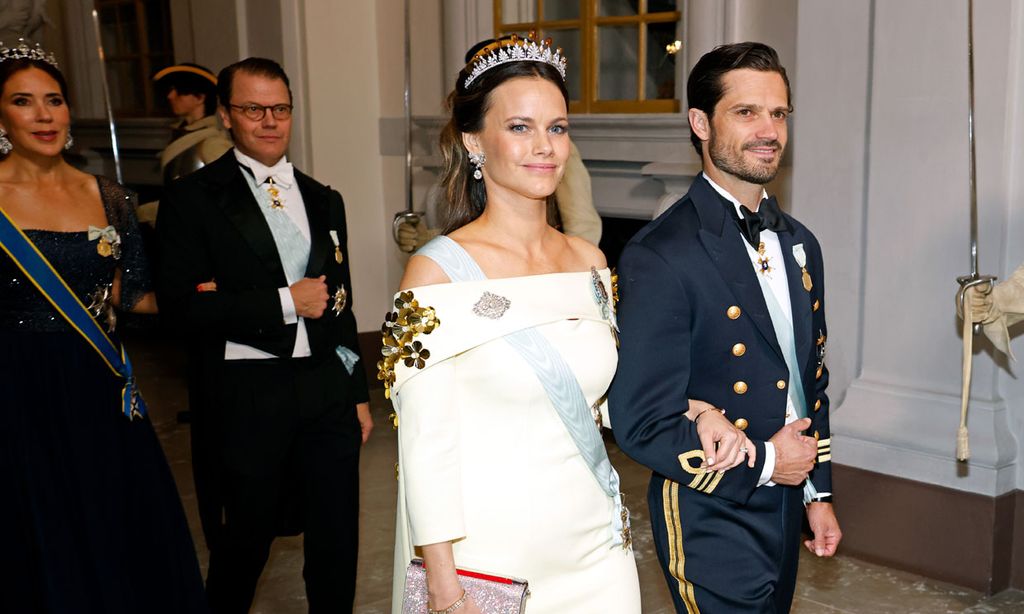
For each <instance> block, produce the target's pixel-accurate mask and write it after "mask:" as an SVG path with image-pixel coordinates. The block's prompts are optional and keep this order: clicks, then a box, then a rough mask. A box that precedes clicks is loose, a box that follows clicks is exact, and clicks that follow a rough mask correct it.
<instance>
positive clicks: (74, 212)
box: [0, 45, 206, 614]
mask: <svg viewBox="0 0 1024 614" xmlns="http://www.w3.org/2000/svg"><path fill="white" fill-rule="evenodd" d="M0 46H2V45H0ZM12 55H20V56H22V57H12ZM69 128H70V115H69V112H68V105H67V86H66V83H65V82H64V79H63V77H62V76H61V73H60V72H59V71H58V69H57V67H56V64H55V63H53V62H52V56H47V55H46V54H44V53H43V52H42V51H41V50H37V49H29V48H28V47H25V48H23V51H22V52H21V53H10V50H9V52H8V53H5V52H4V50H3V49H0V131H2V136H0V153H4V154H6V155H4V156H3V157H2V158H0V208H2V209H3V211H4V213H6V215H7V217H8V218H10V219H11V221H12V222H13V223H14V224H15V225H16V226H18V227H19V228H21V229H22V230H23V231H24V233H25V235H26V236H27V237H28V238H29V239H30V240H31V241H32V242H33V243H34V244H35V246H36V247H37V248H38V250H39V251H40V252H41V253H42V254H43V255H44V256H45V257H46V258H47V259H48V260H49V262H50V263H51V264H52V265H53V268H54V269H56V271H57V272H58V273H59V274H60V275H61V276H62V277H63V279H64V280H65V282H66V283H67V285H68V287H69V288H70V289H71V290H72V291H73V292H74V293H75V294H76V295H77V296H78V297H79V299H80V300H81V301H82V303H83V304H84V305H86V306H89V308H90V312H91V313H92V314H93V315H94V317H95V319H97V321H99V323H100V324H101V326H103V327H104V329H108V328H110V329H112V328H113V326H114V324H115V322H114V321H113V320H114V315H113V314H114V313H115V312H116V309H120V310H124V311H140V312H147V311H148V312H154V311H155V310H156V301H155V299H154V298H153V296H154V295H153V294H152V292H151V284H150V279H149V275H148V272H147V267H146V262H145V260H144V256H143V250H142V246H141V244H140V241H139V233H138V225H137V222H136V220H135V214H134V206H135V196H134V194H133V193H131V192H130V191H128V190H126V189H125V188H123V187H121V186H120V185H118V184H116V183H114V182H111V181H109V180H106V179H104V178H102V177H93V176H91V175H86V174H84V173H82V172H80V171H77V170H75V169H74V168H73V167H71V166H70V165H69V164H67V163H66V162H65V161H64V160H63V158H62V156H61V153H62V150H63V149H65V148H66V146H69V145H70V142H71V138H70V132H69ZM5 150H6V151H5ZM110 334H111V337H112V338H113V339H114V341H115V343H117V340H116V338H115V337H113V333H110ZM123 384H124V382H123V380H121V379H119V378H118V377H117V376H115V375H114V374H113V373H112V371H111V370H110V369H109V368H108V367H107V366H106V365H105V364H104V363H103V361H102V360H101V359H100V357H99V355H98V354H97V353H96V351H95V350H94V349H93V348H92V347H91V346H90V345H88V344H87V342H86V341H85V339H84V338H83V337H82V336H80V335H79V333H77V332H75V331H74V329H73V328H72V327H71V326H70V325H69V324H68V322H67V321H66V320H65V319H64V318H63V317H62V316H61V315H60V313H59V312H57V311H56V310H55V309H54V308H53V307H52V306H51V305H50V303H49V302H47V301H46V300H45V299H44V298H43V295H42V294H41V293H40V292H39V290H38V289H37V288H36V287H35V286H34V285H32V284H31V283H30V282H29V280H28V278H27V277H26V275H25V274H24V273H23V272H22V271H21V269H20V268H19V267H18V266H16V264H15V262H14V261H13V259H12V258H11V257H10V256H8V254H7V253H5V252H4V251H0V531H2V535H3V537H2V539H0V612H5V613H6V612H12V613H15V612H16V613H22V612H47V613H51V612H52V613H61V614H62V613H72V612H73V613H75V614H78V613H87V614H92V613H97V614H99V613H102V614H141V613H145V614H153V613H156V614H161V613H167V614H171V613H173V614H183V613H192V612H205V611H206V605H205V597H204V594H203V587H202V579H201V576H200V573H199V567H198V564H197V561H196V556H195V549H194V547H193V544H192V539H191V537H190V534H189V531H188V526H187V524H186V521H185V516H184V513H183V511H182V506H181V501H180V500H179V498H178V494H177V491H176V489H175V486H174V481H173V479H172V476H171V473H170V470H169V468H168V466H167V461H166V460H165V458H164V455H163V452H162V451H161V449H160V445H159V442H158V440H157V438H156V435H155V433H154V432H153V427H152V425H151V424H150V422H149V420H148V419H145V418H141V419H140V418H136V419H134V420H130V419H129V418H127V417H126V416H125V415H124V414H123V413H122V404H121V389H122V386H123Z"/></svg>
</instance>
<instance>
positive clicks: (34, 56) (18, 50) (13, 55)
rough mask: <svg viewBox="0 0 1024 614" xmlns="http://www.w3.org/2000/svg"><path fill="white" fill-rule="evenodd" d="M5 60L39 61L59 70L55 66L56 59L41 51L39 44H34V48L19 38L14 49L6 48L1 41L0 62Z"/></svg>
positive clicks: (43, 50)
mask: <svg viewBox="0 0 1024 614" xmlns="http://www.w3.org/2000/svg"><path fill="white" fill-rule="evenodd" d="M7 60H39V61H40V62H46V63H47V64H50V65H51V66H53V67H54V68H60V67H59V66H58V65H57V58H56V57H54V55H53V54H52V53H50V52H48V51H46V50H45V49H43V46H42V45H40V44H39V43H36V44H35V47H31V46H29V44H28V41H27V40H25V39H24V38H19V39H18V43H17V44H16V45H15V46H14V47H8V46H7V45H5V44H4V43H3V41H0V62H6V61H7Z"/></svg>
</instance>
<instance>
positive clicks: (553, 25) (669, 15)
mask: <svg viewBox="0 0 1024 614" xmlns="http://www.w3.org/2000/svg"><path fill="white" fill-rule="evenodd" d="M512 1H515V0H512ZM530 1H531V2H533V3H534V7H535V10H534V14H535V16H536V18H535V19H533V20H531V21H524V22H518V23H504V22H503V21H502V9H503V4H504V1H503V0H493V35H494V37H495V38H497V37H499V36H502V35H503V34H510V33H514V32H518V33H522V32H529V31H534V32H537V33H538V35H539V36H540V37H541V38H547V37H548V36H552V37H554V36H557V32H558V31H559V30H571V29H578V30H579V32H580V55H581V56H582V57H580V58H578V59H575V60H574V59H573V58H570V61H578V62H580V73H579V74H580V79H581V81H582V83H581V87H580V92H581V93H582V99H581V100H573V101H570V103H569V112H570V113H574V114H579V113H583V114H588V113H592V114H611V113H643V114H646V113H678V112H679V110H680V107H681V105H680V100H679V99H678V98H661V99H644V98H643V96H644V88H645V85H646V84H645V80H646V71H647V26H648V25H650V24H657V23H675V24H676V33H677V35H678V33H679V31H680V26H681V24H680V22H681V20H682V15H683V12H682V11H681V10H678V8H677V10H675V11H665V12H659V13H648V12H647V3H648V0H638V4H637V13H636V14H635V15H614V16H611V15H609V16H599V15H597V0H577V1H578V2H579V4H580V16H579V18H578V19H560V20H545V19H544V4H545V0H530ZM546 1H559V0H546ZM682 3H683V0H677V5H678V4H682ZM623 25H625V26H629V25H635V26H636V28H637V42H636V44H637V64H636V79H637V84H636V85H637V90H636V91H637V98H636V99H617V100H602V99H600V98H599V97H598V94H599V92H598V60H597V51H598V45H597V37H598V31H599V28H601V27H602V26H623ZM677 54H679V55H678V57H679V58H680V59H681V58H682V57H684V56H683V55H681V50H680V51H679V52H677ZM677 91H678V88H677Z"/></svg>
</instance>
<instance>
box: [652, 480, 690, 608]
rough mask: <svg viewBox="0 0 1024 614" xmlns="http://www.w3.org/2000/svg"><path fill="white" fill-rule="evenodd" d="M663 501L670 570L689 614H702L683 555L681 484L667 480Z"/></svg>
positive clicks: (662, 490)
mask: <svg viewBox="0 0 1024 614" xmlns="http://www.w3.org/2000/svg"><path fill="white" fill-rule="evenodd" d="M661 501H662V506H663V507H664V512H665V529H666V531H667V532H668V570H669V573H671V574H672V577H674V578H675V579H676V581H677V582H678V583H679V596H680V597H681V598H682V599H683V604H685V605H686V612H687V614H700V608H698V607H697V599H696V598H695V597H694V595H693V583H691V582H688V581H687V580H686V574H685V567H686V555H685V554H683V526H682V521H681V519H680V517H679V484H678V483H677V482H673V481H672V480H665V483H664V484H663V485H662V487H661Z"/></svg>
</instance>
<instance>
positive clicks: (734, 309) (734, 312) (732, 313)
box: [725, 305, 743, 320]
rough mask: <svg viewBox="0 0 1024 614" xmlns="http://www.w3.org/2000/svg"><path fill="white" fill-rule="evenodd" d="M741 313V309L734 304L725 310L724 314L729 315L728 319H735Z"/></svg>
mask: <svg viewBox="0 0 1024 614" xmlns="http://www.w3.org/2000/svg"><path fill="white" fill-rule="evenodd" d="M741 313H743V311H742V310H741V309H740V308H739V307H737V306H736V305H733V306H731V307H729V308H728V309H726V310H725V315H727V316H729V319H730V320H735V319H736V318H738V317H740V314H741Z"/></svg>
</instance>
